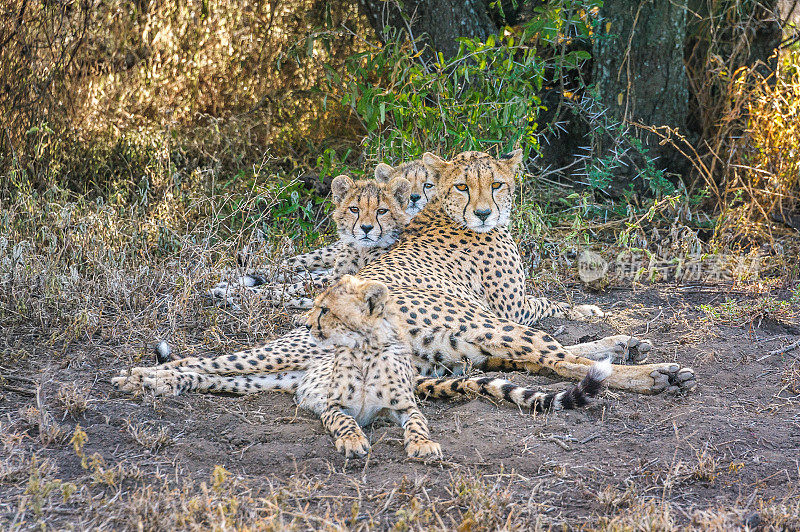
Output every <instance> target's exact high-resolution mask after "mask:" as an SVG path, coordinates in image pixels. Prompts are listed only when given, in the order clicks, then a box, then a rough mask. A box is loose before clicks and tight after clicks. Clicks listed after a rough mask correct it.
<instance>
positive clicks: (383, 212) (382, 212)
mask: <svg viewBox="0 0 800 532" xmlns="http://www.w3.org/2000/svg"><path fill="white" fill-rule="evenodd" d="M387 212H389V209H378V211H377V213H378V214H386V213H387Z"/></svg>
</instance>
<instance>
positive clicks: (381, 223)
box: [331, 175, 411, 248]
mask: <svg viewBox="0 0 800 532" xmlns="http://www.w3.org/2000/svg"><path fill="white" fill-rule="evenodd" d="M331 192H332V194H333V202H334V204H335V205H336V208H335V209H334V211H333V221H334V222H335V223H336V228H337V229H338V231H339V238H340V239H341V240H342V241H343V242H344V243H346V244H354V245H356V246H359V247H365V248H374V247H382V248H385V247H389V246H391V245H392V244H394V243H395V241H396V240H397V237H398V236H399V235H400V233H401V232H402V231H403V229H405V227H406V226H407V225H408V223H409V221H410V218H409V216H408V214H406V212H405V207H406V205H407V204H408V197H409V195H410V194H411V184H410V183H409V182H408V181H407V180H406V179H404V178H403V177H395V178H393V179H392V180H390V181H388V182H385V183H377V182H375V181H353V180H352V179H350V178H349V177H347V176H346V175H340V176H339V177H337V178H336V179H334V180H333V182H332V183H331Z"/></svg>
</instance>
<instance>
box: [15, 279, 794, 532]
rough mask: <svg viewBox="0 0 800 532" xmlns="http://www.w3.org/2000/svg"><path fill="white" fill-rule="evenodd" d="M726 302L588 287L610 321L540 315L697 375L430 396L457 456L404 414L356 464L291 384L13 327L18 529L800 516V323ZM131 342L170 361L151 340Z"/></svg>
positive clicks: (682, 522) (571, 523) (435, 419)
mask: <svg viewBox="0 0 800 532" xmlns="http://www.w3.org/2000/svg"><path fill="white" fill-rule="evenodd" d="M776 295H777V298H778V299H781V298H784V299H785V298H786V297H788V294H785V293H784V294H781V293H778V294H776ZM728 297H730V298H733V299H736V300H740V301H745V302H746V301H748V300H750V299H752V298H750V296H747V295H744V294H738V293H736V292H734V291H731V290H730V289H729V288H725V287H680V286H674V285H654V286H650V287H647V288H642V289H612V290H610V291H608V292H605V293H602V294H593V293H588V292H582V291H579V290H576V292H575V301H576V302H586V303H596V304H598V305H600V306H601V308H603V309H604V310H606V311H607V312H608V317H606V318H604V319H602V320H599V321H596V322H593V323H577V322H569V321H564V320H556V319H549V320H546V321H545V322H543V323H542V324H541V328H543V329H546V330H548V331H551V332H553V331H556V330H557V329H558V328H559V327H560V326H562V325H563V326H564V327H565V329H564V332H563V333H562V334H561V335H560V336H559V340H560V341H561V342H562V343H564V344H572V343H576V342H578V341H587V340H590V339H595V338H599V337H602V336H606V335H610V334H617V333H625V334H633V335H637V336H639V337H642V338H648V339H650V340H652V341H653V343H654V345H655V347H654V350H653V351H652V352H651V354H650V357H649V361H675V362H678V363H680V364H682V365H688V366H691V367H693V368H694V369H695V371H696V372H697V381H698V387H697V389H696V390H694V391H693V392H691V393H688V394H686V395H680V396H675V395H666V394H663V395H659V396H640V395H635V394H629V393H621V392H613V391H605V392H604V393H603V394H602V396H601V397H600V398H598V399H597V400H596V401H594V402H593V403H592V404H591V405H590V406H589V407H587V408H585V409H583V410H579V411H569V412H564V411H559V412H552V413H549V414H546V415H537V416H532V415H531V414H530V413H528V412H522V411H519V410H518V409H516V408H514V407H511V406H508V405H498V404H493V403H491V402H489V401H487V400H484V399H474V400H469V401H461V402H453V403H442V402H427V403H425V404H424V406H423V412H424V413H425V414H426V415H427V417H428V419H429V422H430V427H431V433H432V438H433V439H435V440H436V441H438V442H440V443H441V445H442V448H443V451H444V456H445V458H444V459H443V460H441V461H434V462H429V463H421V462H415V461H410V460H408V459H406V457H405V453H404V451H403V447H402V432H401V430H400V429H399V428H397V427H395V426H392V425H388V424H378V425H376V426H373V427H372V428H370V429H368V430H367V431H366V432H367V435H368V437H369V438H370V440H371V442H372V454H371V456H369V457H368V458H367V459H359V460H345V459H344V457H343V456H341V455H339V454H338V453H337V452H336V450H335V449H334V447H333V444H332V441H331V439H330V437H329V436H327V435H326V434H325V433H324V432H323V430H322V427H321V425H320V423H319V421H317V420H316V419H313V416H311V415H309V414H308V413H305V412H302V411H298V410H297V409H296V408H295V406H294V404H293V402H292V398H291V397H290V396H287V395H281V394H260V395H250V396H244V397H235V396H211V395H198V394H190V395H186V396H179V397H168V398H153V397H150V396H147V395H145V396H137V397H134V396H131V395H127V394H124V393H120V392H117V391H115V390H114V389H113V387H112V386H111V385H110V384H109V380H110V378H111V377H112V376H113V375H114V374H115V373H116V372H117V371H118V370H119V369H123V368H125V367H127V366H126V365H127V364H128V362H127V361H126V360H125V359H126V357H121V356H120V354H119V353H120V352H121V350H122V351H125V349H123V347H125V346H115V345H107V346H103V347H100V348H97V347H95V346H94V345H92V346H91V348H89V347H88V346H82V345H81V344H79V343H78V344H72V345H70V347H69V349H70V350H71V353H70V354H69V356H64V354H63V353H60V354H59V353H56V352H55V351H57V350H54V349H51V348H47V347H35V346H33V345H31V341H30V339H26V338H5V340H4V341H3V344H4V345H3V350H4V357H5V359H6V360H8V358H9V355H10V354H11V353H17V352H20V351H25V352H26V353H27V356H26V357H24V359H23V362H20V363H18V364H16V365H14V366H10V367H2V368H0V369H2V373H3V375H4V377H5V378H4V379H3V380H2V381H0V382H2V383H3V387H2V389H0V394H2V397H0V429H2V430H0V433H1V434H2V437H3V440H2V443H3V446H4V453H6V457H5V458H4V459H3V463H2V465H0V528H3V529H14V528H20V529H27V528H33V527H39V526H44V527H46V528H54V529H62V528H75V529H85V528H95V527H99V528H104V529H120V528H131V529H137V528H138V529H139V530H150V529H165V530H169V529H174V528H186V529H206V528H216V529H220V530H222V529H233V528H243V527H250V528H251V529H285V528H294V529H321V528H325V529H336V528H359V527H361V528H364V529H373V528H378V529H386V528H393V527H394V528H397V529H401V530H402V529H431V528H442V529H448V528H453V529H455V528H457V529H459V530H480V529H533V528H536V527H539V528H550V527H556V528H562V527H563V528H570V529H619V530H631V529H641V530H650V529H670V528H681V527H685V526H693V527H696V528H716V529H719V530H724V529H731V528H743V527H749V528H751V529H755V528H772V529H798V527H800V508H799V506H800V503H798V502H797V501H798V498H800V490H799V489H798V488H800V463H799V462H798V460H800V396H799V395H798V392H800V384H799V382H800V362H799V361H800V348H798V349H794V350H792V351H789V352H786V353H783V354H775V355H769V353H770V352H772V351H774V350H777V349H779V348H781V347H783V346H787V345H789V344H791V343H793V342H796V341H798V340H800V327H798V326H797V324H796V323H794V322H793V321H791V320H789V321H782V320H779V319H775V318H774V317H771V316H769V315H767V316H764V315H753V316H750V317H748V318H747V323H746V324H744V325H741V326H740V325H738V324H737V325H732V324H728V323H726V321H725V320H724V319H711V318H708V316H707V313H705V312H703V311H702V310H701V309H700V305H702V304H708V305H712V306H713V305H719V304H720V303H722V302H724V301H725V300H726V298H728ZM126 349H127V352H130V350H133V351H138V352H140V353H142V354H143V356H145V357H146V358H145V359H144V363H153V362H152V360H150V355H149V354H148V353H147V352H146V351H145V348H144V347H143V346H133V347H131V346H127V347H126ZM508 377H509V378H510V379H511V380H513V381H515V382H517V383H521V384H529V385H542V386H545V387H547V388H552V389H558V388H561V387H564V386H566V383H564V382H555V383H554V381H553V380H551V379H549V378H546V377H541V376H530V375H526V374H522V373H513V374H508ZM37 390H38V391H37ZM78 426H79V428H77V430H76V427H78ZM84 432H85V435H84V434H83V433H84ZM82 462H83V463H82ZM218 466H222V467H218Z"/></svg>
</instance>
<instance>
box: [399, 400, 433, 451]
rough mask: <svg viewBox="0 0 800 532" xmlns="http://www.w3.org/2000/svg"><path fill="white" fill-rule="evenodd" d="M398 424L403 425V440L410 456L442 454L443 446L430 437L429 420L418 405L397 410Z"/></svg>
mask: <svg viewBox="0 0 800 532" xmlns="http://www.w3.org/2000/svg"><path fill="white" fill-rule="evenodd" d="M397 416H398V424H399V425H400V426H401V427H403V441H404V443H405V448H406V454H407V455H408V456H409V457H410V458H425V457H429V456H439V457H441V456H442V447H441V446H440V445H439V444H438V443H436V442H435V441H433V440H431V439H430V432H429V431H428V420H427V419H425V416H424V415H423V414H422V412H420V411H419V409H418V408H417V407H416V406H412V407H408V408H406V409H405V410H399V411H397Z"/></svg>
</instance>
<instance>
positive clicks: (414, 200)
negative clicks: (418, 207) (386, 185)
mask: <svg viewBox="0 0 800 532" xmlns="http://www.w3.org/2000/svg"><path fill="white" fill-rule="evenodd" d="M421 197H422V196H420V195H419V194H411V195H410V196H409V197H408V199H410V200H411V205H414V204H415V203H417V202H418V201H419V199H420V198H421Z"/></svg>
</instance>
